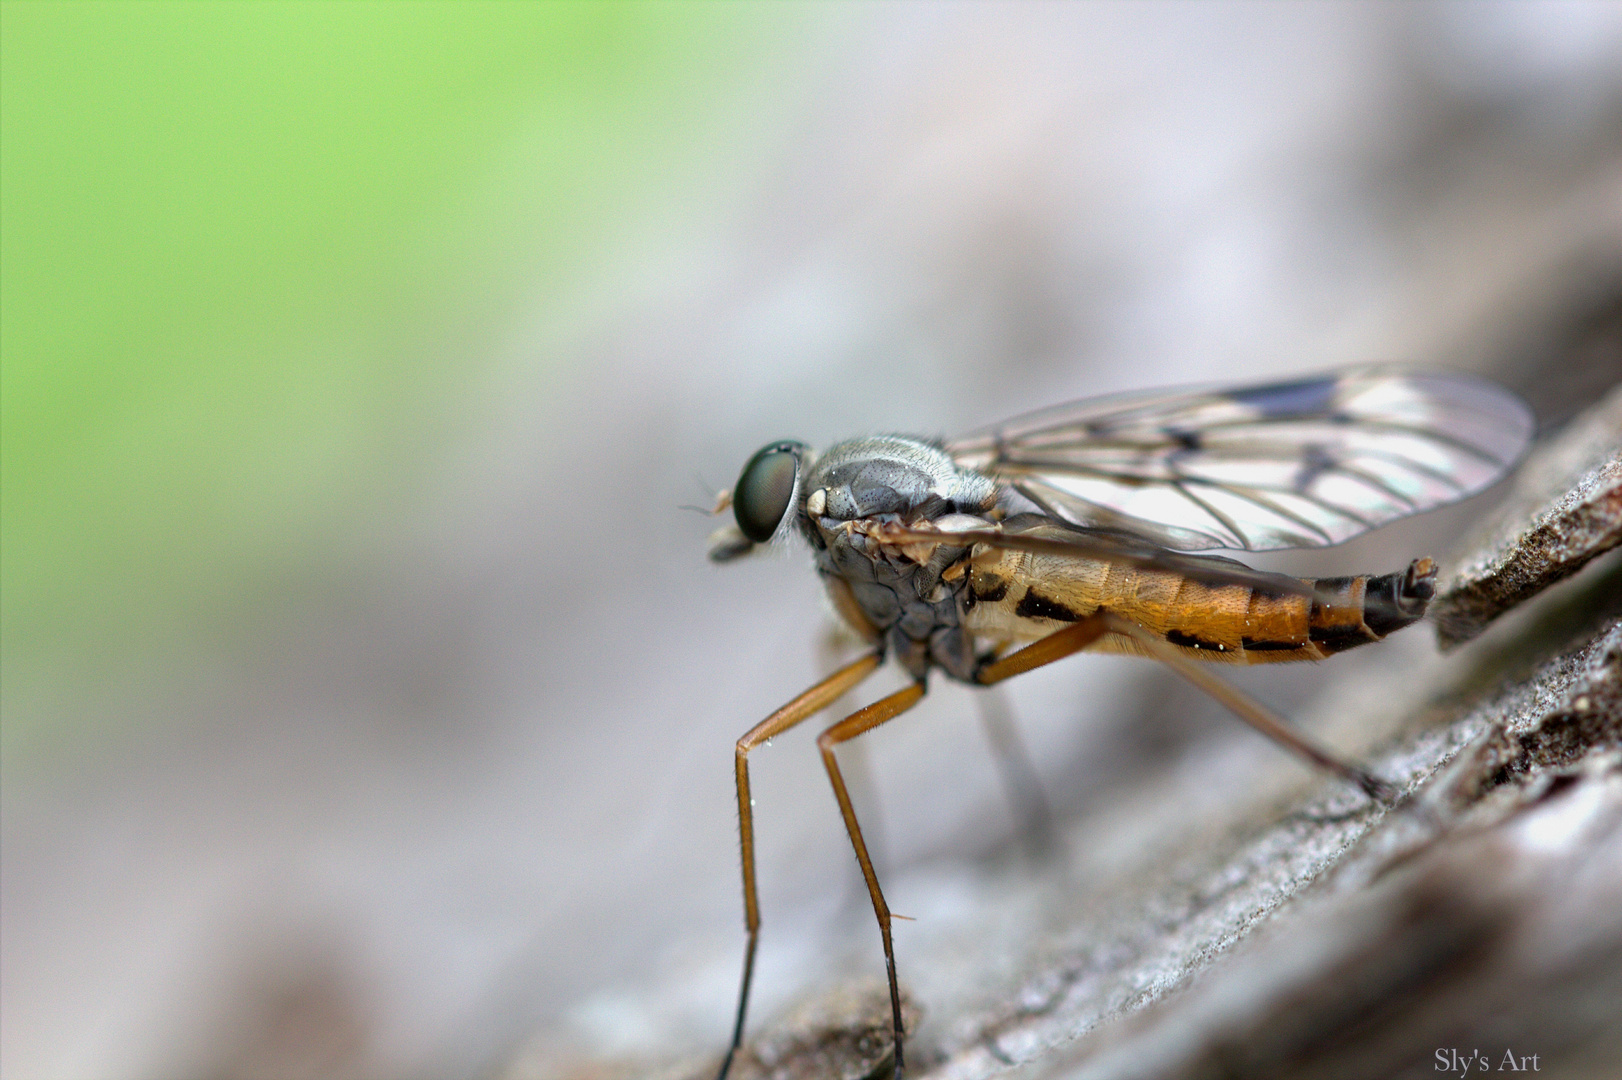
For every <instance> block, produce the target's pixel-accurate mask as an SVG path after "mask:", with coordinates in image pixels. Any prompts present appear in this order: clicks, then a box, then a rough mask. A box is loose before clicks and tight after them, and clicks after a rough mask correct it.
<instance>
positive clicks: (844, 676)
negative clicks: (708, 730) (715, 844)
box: [717, 652, 882, 1080]
mask: <svg viewBox="0 0 1622 1080" xmlns="http://www.w3.org/2000/svg"><path fill="white" fill-rule="evenodd" d="M881 659H882V657H881V656H880V655H879V654H878V653H876V652H874V653H869V654H868V655H866V656H864V657H862V658H861V659H859V660H855V661H852V662H851V663H849V664H846V665H845V666H844V667H842V668H840V669H839V670H838V671H836V672H834V673H833V674H832V675H830V676H828V677H827V678H826V679H823V680H822V681H821V682H819V683H817V684H816V685H815V686H813V687H811V689H809V690H807V691H806V692H805V693H803V694H801V695H800V696H799V697H797V698H795V699H794V700H793V701H791V702H789V703H788V704H787V705H784V706H783V707H782V708H781V709H778V710H777V711H776V712H774V713H772V714H771V715H770V716H768V717H767V718H766V719H764V720H762V721H761V722H760V723H758V724H756V725H755V726H754V727H752V728H750V729H749V732H748V734H746V735H745V736H744V737H743V738H741V739H739V740H738V747H737V755H736V758H735V771H736V774H737V781H738V846H739V849H740V850H741V852H742V855H743V919H744V925H745V927H747V929H748V931H749V943H748V945H746V946H745V948H744V954H743V979H742V981H741V982H740V984H739V986H738V1017H737V1020H736V1021H735V1022H734V1023H733V1025H732V1043H731V1045H729V1046H728V1047H727V1056H726V1058H725V1059H724V1060H722V1062H721V1072H720V1073H719V1075H718V1076H717V1080H726V1076H727V1072H728V1071H729V1070H730V1069H731V1068H732V1059H733V1057H735V1056H736V1055H737V1053H738V1047H739V1046H741V1045H743V1020H744V1014H745V1012H747V1010H748V1008H749V984H750V982H751V981H752V980H753V978H754V974H755V946H756V945H758V944H759V943H760V902H759V900H758V899H757V897H756V894H755V815H754V811H753V809H752V804H751V803H750V801H749V751H751V750H753V749H754V748H755V747H757V746H759V745H760V744H761V743H763V742H765V741H766V740H767V739H770V738H773V737H774V736H777V735H781V734H782V733H783V732H785V731H787V730H788V729H789V728H791V727H793V726H794V725H795V724H798V723H799V722H800V721H802V720H807V719H809V718H811V717H813V716H815V715H816V714H817V713H819V712H821V711H822V710H823V709H826V708H827V707H828V706H829V705H832V704H833V703H834V702H835V701H838V700H839V698H840V697H841V696H843V695H844V694H845V693H847V692H848V691H850V690H851V689H852V688H853V687H855V686H856V684H857V683H859V682H861V681H862V680H863V679H865V678H867V677H868V676H869V675H871V674H872V673H873V670H874V669H875V668H877V667H878V666H879V661H880V660H881Z"/></svg>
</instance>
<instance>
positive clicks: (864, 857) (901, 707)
mask: <svg viewBox="0 0 1622 1080" xmlns="http://www.w3.org/2000/svg"><path fill="white" fill-rule="evenodd" d="M923 696H924V684H923V682H921V681H920V682H915V683H913V684H912V685H911V686H908V687H906V688H905V689H902V690H897V691H896V692H895V693H893V694H891V695H890V696H889V697H886V698H880V699H879V700H878V701H875V702H874V703H873V704H871V705H869V706H868V707H867V708H865V709H862V710H860V711H858V712H855V713H852V714H851V715H850V716H848V717H846V718H845V719H843V720H841V721H840V722H839V723H837V724H835V725H834V726H833V727H831V728H829V729H828V730H827V731H824V732H823V733H822V734H821V735H819V736H817V749H819V750H821V751H822V764H823V766H824V767H825V768H826V769H827V770H828V779H829V781H830V782H832V784H833V786H834V798H835V799H837V800H839V813H840V814H841V815H842V816H843V817H844V819H845V831H846V832H848V833H850V843H851V846H852V847H853V848H855V849H856V861H857V862H858V863H860V864H861V867H862V878H863V880H865V881H866V882H867V893H868V895H869V896H870V897H872V899H873V915H874V917H876V918H877V919H878V921H879V934H880V935H881V936H882V937H883V938H884V968H885V973H886V974H887V975H888V976H889V979H890V1019H891V1023H892V1025H893V1027H894V1030H895V1073H894V1080H901V1075H902V1059H901V1043H902V1038H903V1036H904V1034H905V1033H904V1032H903V1030H902V1025H901V986H900V984H899V983H897V982H896V976H895V949H894V948H893V947H892V946H891V943H890V918H891V916H890V908H889V906H888V905H887V904H885V902H884V893H882V892H881V891H880V890H879V877H878V874H876V873H874V871H873V860H872V859H870V858H869V857H868V854H867V843H866V841H864V840H863V839H862V827H861V825H860V824H858V823H857V821H856V808H855V807H854V806H853V805H851V801H850V792H849V791H847V790H846V789H845V780H844V777H842V776H841V775H840V773H839V762H838V761H837V760H836V759H835V758H834V747H836V746H838V745H839V744H840V743H842V742H848V741H849V740H851V739H854V738H855V737H856V736H858V735H860V734H862V733H863V732H867V731H872V730H873V729H874V728H876V727H878V726H879V725H880V724H882V723H884V722H885V721H886V720H893V719H895V718H896V717H897V716H900V715H901V714H902V713H904V712H906V711H907V710H908V709H910V708H912V707H913V706H914V705H916V704H918V700H919V699H920V698H922V697H923Z"/></svg>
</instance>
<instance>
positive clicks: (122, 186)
mask: <svg viewBox="0 0 1622 1080" xmlns="http://www.w3.org/2000/svg"><path fill="white" fill-rule="evenodd" d="M3 12H4V26H3V32H0V42H3V48H4V55H3V65H0V71H3V78H4V83H3V88H0V108H3V117H0V120H3V125H4V156H3V176H0V192H3V218H0V225H3V256H4V269H3V273H0V287H3V294H0V303H3V320H0V334H3V337H0V372H3V379H4V383H3V404H4V414H3V423H0V432H3V439H4V442H3V457H0V464H3V485H4V486H3V501H4V513H3V515H0V527H3V530H4V531H3V546H4V559H3V563H0V567H3V574H4V578H3V596H4V619H3V634H4V637H3V651H4V665H5V678H4V680H3V681H4V686H5V690H4V693H5V699H4V706H5V707H4V738H5V751H6V754H7V756H8V758H9V757H11V756H12V755H13V754H15V753H17V752H18V751H19V750H20V749H22V748H23V747H24V746H25V745H27V746H37V745H40V739H39V737H40V736H42V735H50V734H53V733H54V734H63V733H64V732H63V725H71V724H73V723H75V722H77V721H78V720H79V719H81V718H82V717H84V716H85V715H87V712H86V711H85V710H83V709H82V708H75V707H74V705H73V702H78V703H79V704H80V705H82V704H83V702H84V701H85V700H86V697H87V695H88V696H92V697H95V696H101V695H102V694H108V695H114V696H116V695H117V694H118V693H119V686H120V684H121V683H122V682H123V681H124V680H126V679H128V678H130V677H132V676H135V674H136V673H138V672H143V671H145V672H146V673H147V674H146V675H144V676H141V677H143V678H149V677H150V668H151V666H152V665H161V664H163V663H165V662H167V660H168V659H170V658H171V657H172V656H173V655H175V654H176V653H177V652H179V651H182V650H185V649H188V648H190V647H192V646H194V645H197V644H200V643H201V642H200V641H199V639H200V638H203V637H207V636H209V635H214V634H218V633H219V632H220V631H221V625H220V623H221V613H222V612H227V611H238V612H240V611H241V610H243V608H244V607H245V606H251V605H252V604H254V603H255V602H256V600H257V599H258V597H257V596H256V590H261V589H271V588H272V583H273V582H275V581H276V580H277V579H279V578H281V577H283V576H284V575H285V574H286V573H287V572H288V570H289V568H290V566H293V565H296V564H301V563H305V562H308V561H310V560H312V559H314V560H319V558H320V552H321V551H322V550H323V549H325V548H329V547H331V546H333V545H336V544H340V543H341V541H342V535H343V534H344V533H345V531H346V530H348V529H349V528H350V527H351V526H352V525H354V524H355V523H357V522H361V521H367V520H369V521H371V522H372V523H373V524H374V525H375V524H377V523H383V524H386V523H387V521H388V520H389V519H390V517H391V515H393V514H395V513H397V512H399V503H400V500H401V499H402V498H405V497H407V495H408V493H409V492H410V491H411V489H412V488H413V486H414V482H415V480H416V479H417V478H418V477H419V475H420V473H421V471H422V470H423V469H425V468H427V467H428V466H429V463H430V462H431V460H432V457H433V454H434V452H435V450H436V449H438V448H440V447H442V446H443V445H444V443H445V440H446V439H447V438H451V437H454V434H455V431H456V428H457V425H458V424H459V423H461V422H463V421H464V419H465V410H459V407H458V402H459V401H463V400H465V399H466V395H467V391H468V388H469V387H470V386H471V385H476V384H477V381H478V380H479V378H480V376H481V367H482V366H485V365H488V363H489V362H490V361H489V357H490V356H491V355H492V351H491V348H490V345H491V339H492V337H493V336H495V335H499V334H501V333H503V332H504V331H505V330H506V328H507V327H509V326H510V325H511V323H512V320H513V319H514V318H515V310H516V309H517V308H518V307H519V306H520V305H521V304H523V303H526V302H528V303H529V304H530V305H531V310H530V311H529V312H527V313H526V317H534V311H533V306H532V305H533V299H534V297H536V296H537V295H540V296H543V297H544V298H545V307H546V308H547V309H549V310H550V311H551V312H554V313H557V316H558V317H559V318H569V317H578V316H579V314H580V312H581V309H582V307H589V305H590V304H591V302H592V301H591V298H592V297H593V296H594V295H597V293H596V292H594V290H593V282H594V277H595V275H597V274H598V273H599V272H600V271H601V268H602V267H604V266H605V265H607V264H608V263H610V262H612V261H613V257H614V251H615V248H616V245H622V244H623V243H624V242H626V241H627V239H628V237H630V236H631V235H632V225H631V224H630V223H643V224H645V221H646V216H647V214H648V213H649V212H650V206H652V205H654V204H657V202H658V200H659V199H660V198H661V197H668V196H669V193H670V192H672V191H679V190H681V189H682V188H683V186H684V185H686V184H690V183H698V182H708V180H707V178H709V177H713V176H716V175H718V173H719V174H722V175H724V171H722V170H718V169H717V167H716V166H717V159H718V155H720V154H721V153H722V149H723V147H724V146H725V145H726V144H727V143H728V140H729V139H730V137H731V135H732V134H735V133H734V132H729V129H728V122H729V121H728V117H727V102H728V101H730V100H731V95H732V94H733V93H735V90H736V84H737V83H738V81H739V80H740V79H741V78H743V77H744V76H745V75H746V71H745V67H746V65H748V64H754V65H759V64H761V63H763V62H765V59H766V57H767V56H768V55H769V50H764V49H763V48H762V44H763V41H762V39H763V36H764V35H765V33H766V32H767V31H766V28H765V27H764V26H763V25H762V23H763V20H762V18H761V15H762V12H761V11H760V10H759V9H756V8H751V7H745V6H712V5H669V4H601V3H598V4H509V3H491V4H455V5H452V4H429V3H425V4H392V3H390V4H365V3H353V4H303V3H259V4H192V3H184V4H124V3H112V4H100V3H72V4H63V3H33V2H17V0H7V2H6V3H5V4H4V6H3ZM781 16H782V13H781V12H777V13H774V20H775V24H776V29H775V30H774V31H773V33H776V34H781V33H783V32H785V31H787V30H789V29H790V27H788V26H787V25H785V23H784V20H783V19H782V18H781ZM515 133H518V134H516V135H515ZM700 173H702V177H703V178H705V179H700V178H699V174H700ZM542 317H543V318H544V317H546V316H545V315H544V314H543V316H542ZM225 621H227V622H228V621H229V620H225ZM64 680H67V681H71V682H72V683H73V684H74V685H73V687H72V691H71V697H69V696H67V691H66V690H65V689H64V687H63V686H62V685H61V684H62V682H63V681H64ZM94 711H100V710H94ZM122 715H130V714H128V713H124V714H122ZM45 741H46V742H49V741H50V740H45Z"/></svg>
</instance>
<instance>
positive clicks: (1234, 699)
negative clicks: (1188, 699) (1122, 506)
mask: <svg viewBox="0 0 1622 1080" xmlns="http://www.w3.org/2000/svg"><path fill="white" fill-rule="evenodd" d="M1105 618H1106V619H1108V620H1109V622H1110V624H1111V625H1110V629H1111V630H1112V631H1114V632H1115V633H1118V634H1122V635H1125V636H1127V637H1130V638H1131V639H1132V640H1133V641H1135V642H1137V643H1138V644H1139V645H1141V646H1143V648H1144V650H1145V651H1146V652H1147V653H1148V654H1149V655H1150V656H1152V657H1154V658H1155V659H1156V660H1159V661H1160V662H1162V663H1164V664H1165V665H1166V666H1167V667H1169V668H1171V669H1172V670H1173V671H1175V672H1177V674H1179V675H1181V676H1182V677H1183V678H1185V679H1187V680H1188V681H1189V682H1191V683H1193V684H1194V685H1195V686H1197V687H1199V688H1200V689H1201V690H1204V691H1205V692H1206V693H1207V694H1210V695H1211V696H1212V697H1214V698H1216V699H1217V700H1218V701H1219V702H1221V703H1222V704H1223V705H1224V706H1226V707H1227V709H1228V710H1229V711H1230V712H1232V713H1233V714H1234V715H1235V716H1237V717H1239V719H1241V720H1243V721H1244V722H1245V723H1247V724H1249V725H1250V726H1251V727H1253V728H1255V729H1256V730H1257V731H1259V732H1261V733H1262V734H1263V735H1266V736H1267V737H1268V738H1269V739H1272V740H1273V741H1274V742H1277V743H1279V744H1280V745H1281V746H1283V747H1284V748H1285V749H1287V750H1290V751H1292V752H1293V753H1295V754H1298V755H1299V756H1301V757H1302V758H1304V759H1305V760H1306V761H1308V762H1309V763H1311V764H1313V765H1316V766H1317V767H1318V768H1320V769H1323V770H1324V771H1326V772H1329V773H1333V774H1334V775H1335V776H1338V777H1340V778H1341V779H1343V780H1347V781H1350V782H1351V783H1354V784H1356V785H1357V786H1358V787H1360V788H1362V789H1363V792H1364V794H1366V795H1368V797H1369V798H1371V799H1374V800H1376V801H1378V802H1382V803H1385V804H1386V805H1390V804H1391V803H1394V802H1396V800H1397V796H1398V795H1399V794H1400V793H1399V792H1398V791H1397V789H1396V788H1395V787H1393V786H1392V785H1391V784H1388V783H1386V782H1385V781H1384V780H1381V779H1380V778H1379V777H1377V776H1375V775H1374V774H1373V773H1370V772H1369V771H1368V770H1367V769H1364V768H1361V767H1359V766H1357V765H1354V764H1352V763H1351V762H1349V761H1346V760H1344V759H1343V758H1340V757H1337V756H1336V755H1334V754H1333V753H1331V752H1329V751H1328V750H1325V749H1324V748H1323V747H1321V746H1318V745H1317V744H1316V743H1314V742H1312V741H1311V740H1310V739H1308V738H1307V737H1306V736H1304V735H1302V734H1301V733H1300V732H1298V731H1296V730H1295V729H1294V728H1293V727H1291V726H1290V725H1289V724H1288V723H1287V722H1286V721H1285V720H1284V719H1283V718H1282V717H1280V716H1279V715H1278V714H1277V713H1275V712H1273V711H1272V710H1271V709H1269V708H1267V706H1265V705H1263V704H1262V703H1261V702H1259V701H1256V700H1255V699H1253V698H1251V697H1250V696H1249V695H1248V694H1245V693H1243V692H1241V691H1240V690H1238V689H1237V688H1236V687H1233V686H1230V685H1229V684H1228V683H1227V682H1225V681H1224V680H1222V679H1219V678H1217V676H1216V675H1214V674H1213V673H1211V672H1210V671H1207V670H1206V669H1205V668H1204V667H1202V666H1201V665H1199V664H1197V663H1195V662H1194V661H1192V660H1190V659H1189V658H1188V657H1186V656H1184V655H1182V654H1181V653H1179V652H1178V651H1177V648H1176V647H1175V646H1173V645H1169V644H1167V643H1166V642H1165V641H1164V640H1162V639H1161V638H1159V637H1158V636H1156V635H1155V634H1153V633H1152V632H1150V631H1149V630H1148V629H1146V628H1144V627H1142V626H1139V625H1138V624H1137V623H1135V622H1132V621H1130V620H1128V619H1123V618H1120V617H1119V616H1116V615H1106V616H1105Z"/></svg>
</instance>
